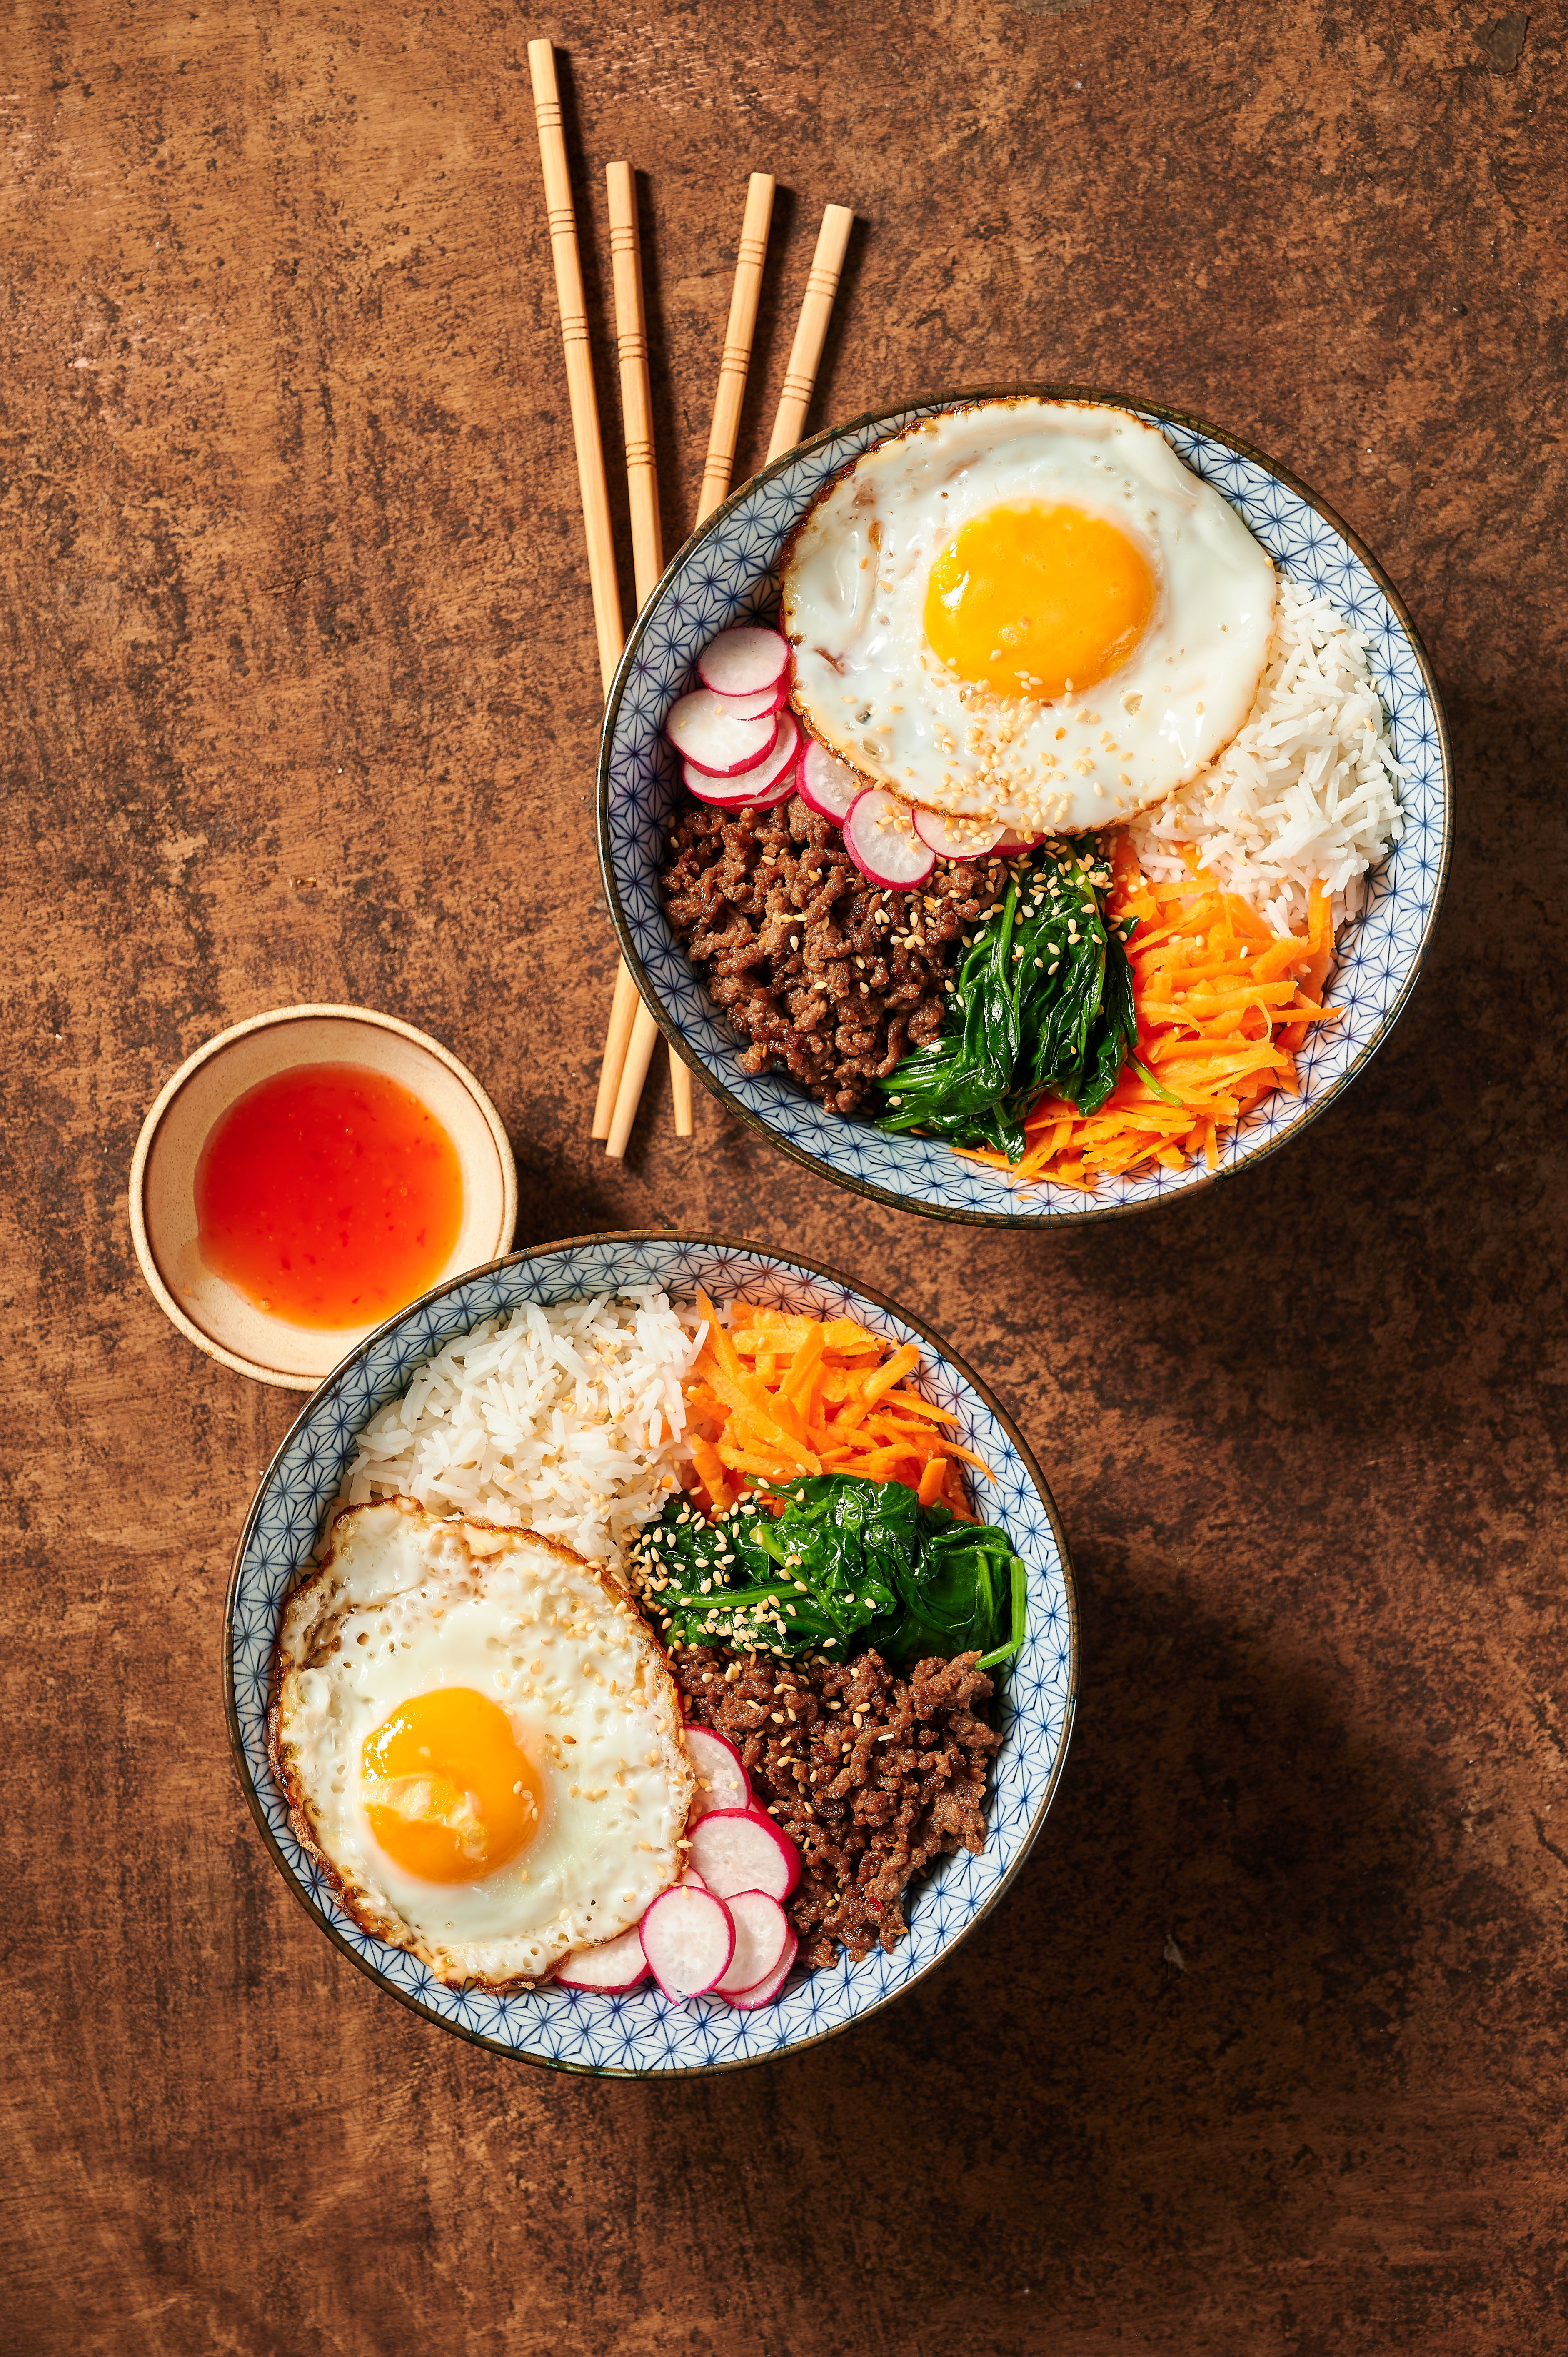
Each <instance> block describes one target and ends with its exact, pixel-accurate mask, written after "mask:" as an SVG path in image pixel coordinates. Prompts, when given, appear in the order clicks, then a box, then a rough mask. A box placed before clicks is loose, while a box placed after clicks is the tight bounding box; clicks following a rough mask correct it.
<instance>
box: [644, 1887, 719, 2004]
mask: <svg viewBox="0 0 1568 2357" xmlns="http://www.w3.org/2000/svg"><path fill="white" fill-rule="evenodd" d="M638 1929H639V1932H641V1934H642V1953H643V1954H644V1955H645V1956H646V1957H647V1958H648V1961H649V1963H650V1964H651V1966H652V1967H653V1977H654V1979H655V1980H656V1981H657V1982H658V1983H659V1986H660V1988H661V1989H662V1990H663V1992H664V1994H665V1996H672V1997H673V1998H674V1999H675V2001H676V2003H677V2004H678V2005H679V2004H682V2003H683V2002H684V2000H685V1999H686V1998H687V1997H689V1996H702V1994H703V1990H704V1989H711V1988H712V1987H713V1986H714V1984H715V1982H718V1981H722V1980H723V1978H724V1976H725V1973H727V1972H728V1970H729V1967H730V1959H731V1958H732V1956H733V1955H734V1954H735V1925H734V1924H733V1923H732V1922H731V1921H730V1919H729V1909H728V1908H727V1907H725V1906H724V1905H722V1904H721V1903H720V1901H719V1900H716V1899H715V1898H714V1897H713V1896H712V1894H711V1893H710V1892H708V1891H706V1890H698V1889H695V1887H694V1886H693V1884H691V1883H689V1882H687V1883H682V1882H678V1883H676V1884H675V1886H674V1887H673V1889H670V1890H664V1891H660V1895H659V1897H658V1898H657V1899H656V1900H654V1902H653V1904H652V1906H651V1907H650V1908H649V1910H648V1911H647V1913H646V1914H645V1915H644V1916H643V1919H642V1921H641V1922H640V1923H639V1926H638Z"/></svg>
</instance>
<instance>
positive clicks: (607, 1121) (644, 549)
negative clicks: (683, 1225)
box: [528, 41, 854, 1160]
mask: <svg viewBox="0 0 1568 2357" xmlns="http://www.w3.org/2000/svg"><path fill="white" fill-rule="evenodd" d="M528 69H529V73H530V75H531V76H532V82H533V112H534V119H535V122H536V123H537V124H538V127H539V155H540V161H541V163H542V167H543V171H544V200H545V205H546V208H547V211H548V217H549V222H550V245H551V253H552V255H553V260H554V264H555V292H556V296H557V299H558V301H559V303H560V307H561V338H562V342H563V344H564V348H565V354H566V386H567V392H568V394H569V396H570V400H571V408H572V433H573V437H574V440H575V444H576V450H577V482H578V490H579V493H580V496H581V499H582V503H583V525H584V531H585V534H586V538H587V543H588V580H589V585H590V587H591V588H592V591H593V599H594V627H595V630H596V636H597V640H598V650H599V672H600V676H601V678H602V681H603V683H604V687H605V692H606V694H608V692H609V685H610V682H611V680H612V679H613V678H614V676H615V669H616V665H617V663H618V662H619V660H620V655H621V650H622V648H623V646H624V644H625V631H624V630H623V628H622V623H621V608H620V591H619V587H618V583H617V579H616V566H615V543H614V537H613V535H612V533H611V530H610V517H609V492H608V488H607V481H606V476H605V454H604V444H603V441H602V439H601V437H600V434H599V413H598V404H597V402H596V399H595V397H594V371H593V362H592V360H591V358H590V355H589V350H588V320H587V307H586V304H585V300H584V296H583V272H582V264H581V261H580V259H579V256H578V252H577V225H576V218H575V212H574V210H573V204H572V183H571V178H570V175H569V173H568V171H567V167H566V143H565V140H564V136H563V133H562V126H561V95H560V91H559V89H558V87H557V84H556V80H555V53H554V50H553V48H552V46H551V44H550V43H549V42H548V41H530V43H529V45H528ZM606 177H607V183H608V191H609V216H610V263H611V277H612V282H613V285H614V291H615V312H616V351H617V357H618V361H619V369H620V396H621V417H622V424H623V428H624V433H625V439H626V471H627V494H628V504H629V507H630V511H631V554H632V569H633V574H634V576H635V582H636V589H637V602H638V606H639V608H641V607H642V606H643V605H644V604H645V603H646V601H647V599H648V597H650V594H651V592H652V590H653V587H654V584H655V583H656V582H657V581H658V579H659V576H660V573H661V572H662V571H663V569H664V556H663V547H662V544H661V540H660V528H659V479H658V468H657V464H656V458H655V452H654V445H653V414H652V399H651V394H650V386H649V378H648V336H647V329H646V326H645V323H644V314H643V303H642V257H641V253H640V252H639V243H638V233H637V188H636V182H635V179H634V178H633V175H632V169H631V167H630V165H629V164H624V163H621V164H611V165H609V166H608V167H607V174H606ZM772 216H773V180H772V178H771V176H770V175H769V174H768V173H766V172H754V173H753V174H752V175H751V178H750V181H749V183H748V185H747V188H746V214H745V218H744V220H743V221H742V223H741V232H740V250H739V253H737V255H736V269H735V285H734V287H733V290H732V292H731V295H730V307H729V320H728V324H727V326H726V328H725V342H724V352H723V355H722V357H721V359H720V361H719V382H718V389H717V391H716V393H714V415H713V425H712V427H711V429H710V431H709V435H708V452H707V457H706V460H705V462H704V464H703V484H702V490H701V493H700V495H699V497H698V501H697V517H696V521H697V523H699V524H701V523H703V522H705V521H706V520H707V518H708V517H709V516H710V515H712V513H713V511H714V509H715V508H716V507H717V506H718V505H719V504H720V502H721V501H722V500H724V498H725V494H726V493H727V491H728V490H729V485H730V475H731V473H732V471H733V468H734V466H735V446H736V435H737V433H738V431H739V426H740V412H741V404H742V401H743V399H744V397H745V393H746V374H747V371H748V370H749V368H750V365H751V343H752V337H753V334H754V333H755V330H756V327H757V303H758V300H759V298H760V296H761V292H762V264H763V257H764V254H765V253H766V252H767V248H768V226H769V223H770V222H771V220H772ZM853 222H854V215H853V213H851V212H850V210H848V208H847V207H846V206H843V205H830V206H829V207H828V209H827V210H826V212H825V213H824V214H823V216H822V230H821V232H820V234H819V236H818V239H817V250H816V253H815V255H814V256H813V258H812V262H811V273H810V274H809V276H808V277H807V280H806V293H805V299H804V301H803V302H802V304H801V306H800V320H799V323H798V324H797V327H796V329H795V340H794V342H793V344H792V345H791V346H790V350H789V365H788V367H787V368H786V370H785V372H784V385H783V391H782V393H781V394H780V396H779V408H778V411H777V414H775V417H774V420H773V432H772V435H771V436H770V437H769V440H768V460H767V463H768V465H771V464H772V462H773V460H774V459H775V458H779V457H782V456H783V455H784V453H785V451H786V450H791V449H793V448H794V447H795V445H796V443H797V442H798V441H799V440H800V434H801V430H802V428H803V427H804V425H805V422H806V412H807V409H808V407H809V405H810V403H811V393H812V392H813V390H814V388H815V385H816V381H817V367H818V363H819V362H820V361H821V359H822V344H823V340H824V339H825V337H826V335H827V328H828V320H829V317H830V316H831V314H832V306H833V297H834V296H835V295H836V294H837V292H838V282H839V273H840V271H841V270H842V268H843V257H844V251H845V248H846V246H847V245H848V242H849V232H850V229H851V227H852V225H853ZM694 528H695V527H693V529H694ZM658 1036H659V1027H658V1025H657V1024H656V1023H655V1021H654V1019H653V1017H652V1016H651V1015H650V1013H649V1010H648V1008H647V1007H646V1006H644V1005H643V1003H642V1000H641V998H640V997H639V994H638V988H637V985H636V984H635V982H633V980H632V978H631V974H630V971H629V969H628V966H627V964H626V962H625V960H624V959H623V960H622V961H621V963H620V965H619V967H618V971H617V974H616V986H615V997H614V1000H613V1002H612V1004H611V1007H610V1020H609V1028H608V1032H607V1036H606V1039H605V1055H604V1063H603V1065H602V1067H601V1069H600V1072H599V1088H598V1095H597V1098H596V1103H595V1105H594V1125H593V1132H592V1134H593V1135H594V1136H595V1137H602V1138H604V1139H605V1140H606V1141H607V1143H606V1149H605V1150H606V1152H607V1153H608V1154H610V1155H612V1156H614V1157H616V1159H617V1160H619V1159H620V1158H621V1157H622V1156H624V1154H625V1153H626V1149H627V1145H628V1140H629V1138H630V1136H631V1126H632V1123H633V1122H634V1121H635V1120H636V1118H637V1108H638V1104H639V1101H640V1099H641V1096H642V1089H643V1083H644V1082H645V1081H646V1080H647V1077H648V1067H649V1062H650V1059H651V1057H652V1054H653V1048H654V1042H655V1041H656V1039H658ZM670 1078H671V1090H672V1092H673V1096H674V1105H675V1131H676V1135H677V1136H680V1137H690V1136H691V1135H692V1075H691V1072H690V1071H689V1069H688V1067H687V1066H686V1064H685V1063H684V1062H683V1061H682V1058H681V1057H680V1056H678V1055H677V1054H676V1052H675V1049H674V1048H673V1047H671V1050H670Z"/></svg>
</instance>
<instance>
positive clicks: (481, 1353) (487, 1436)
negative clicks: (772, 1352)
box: [336, 1286, 707, 1568]
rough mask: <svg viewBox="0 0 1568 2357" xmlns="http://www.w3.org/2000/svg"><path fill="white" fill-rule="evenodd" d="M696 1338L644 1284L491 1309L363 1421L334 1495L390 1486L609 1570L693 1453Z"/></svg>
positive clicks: (371, 1493)
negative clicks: (690, 1401) (689, 1432)
mask: <svg viewBox="0 0 1568 2357" xmlns="http://www.w3.org/2000/svg"><path fill="white" fill-rule="evenodd" d="M706 1332H707V1328H706V1326H705V1325H704V1324H702V1323H698V1322H695V1321H693V1326H692V1330H690V1331H688V1329H687V1327H686V1325H683V1324H682V1320H681V1318H679V1317H678V1316H677V1314H676V1312H675V1311H674V1310H673V1309H672V1308H671V1306H670V1302H669V1300H668V1298H667V1297H666V1296H665V1295H664V1294H663V1293H662V1292H660V1290H659V1289H658V1287H657V1286H643V1287H641V1288H640V1289H638V1288H633V1289H632V1290H630V1291H628V1293H627V1294H626V1295H624V1296H623V1297H621V1298H620V1299H618V1300H612V1299H611V1298H610V1297H607V1295H604V1294H600V1295H598V1296H596V1297H595V1298H594V1299H593V1300H591V1301H562V1302H556V1303H553V1305H552V1306H551V1307H550V1308H548V1309H542V1308H538V1307H537V1306H536V1305H535V1304H532V1303H529V1304H526V1305H525V1306H524V1307H522V1308H518V1309H514V1310H512V1311H511V1313H510V1316H507V1317H499V1318H486V1319H485V1320H484V1322H483V1323H482V1324H481V1325H478V1326H476V1327H475V1328H474V1329H473V1331H472V1333H469V1334H463V1335H460V1336H459V1337H458V1338H457V1340H456V1341H452V1342H448V1343H447V1345H446V1349H445V1350H444V1351H440V1352H439V1353H438V1355H437V1356H436V1357H435V1358H434V1359H432V1360H431V1361H430V1363H429V1364H428V1366H424V1367H422V1368H421V1369H420V1371H419V1372H418V1374H417V1375H415V1377H414V1379H413V1383H410V1385H409V1387H408V1389H407V1391H406V1392H405V1393H404V1394H403V1397H402V1398H401V1399H398V1400H393V1401H392V1403H391V1404H390V1405H388V1406H386V1407H384V1408H382V1409H381V1413H380V1415H377V1416H375V1417H374V1418H373V1419H372V1421H371V1423H370V1424H369V1425H367V1426H366V1427H365V1430H364V1431H363V1433H362V1434H361V1435H360V1446H359V1453H358V1454H357V1456H356V1457H355V1458H354V1461H353V1463H352V1464H351V1465H350V1466H349V1470H348V1472H347V1474H346V1475H345V1477H344V1480H343V1486H342V1489H341V1491H339V1493H338V1499H337V1501H336V1505H337V1507H342V1506H360V1505H364V1504H366V1503H367V1502H368V1501H370V1500H371V1499H372V1498H386V1497H391V1496H392V1495H394V1494H396V1493H401V1495H403V1497H405V1498H417V1499H418V1501H419V1502H420V1504H421V1505H422V1506H424V1507H425V1508H427V1509H428V1511H429V1512H431V1513H433V1514H477V1515H478V1516H480V1517H482V1518H483V1519H484V1520H485V1521H487V1522H492V1523H510V1524H513V1525H516V1526H518V1527H521V1528H523V1529H528V1530H535V1531H540V1532H542V1533H543V1534H545V1535H546V1536H547V1537H550V1538H558V1539H564V1541H565V1542H566V1544H567V1545H568V1546H572V1547H575V1548H576V1550H577V1553H578V1554H579V1555H586V1556H587V1557H588V1558H589V1560H590V1561H591V1562H595V1563H607V1564H609V1565H610V1566H612V1568H613V1567H616V1566H618V1563H619V1558H620V1551H621V1549H622V1548H623V1547H625V1546H626V1545H627V1544H628V1543H629V1542H630V1540H631V1539H632V1538H634V1537H635V1535H636V1534H637V1532H638V1531H639V1529H640V1528H641V1526H642V1524H643V1523H646V1522H648V1521H650V1519H651V1517H652V1516H654V1515H655V1514H658V1513H660V1512H662V1510H663V1505H664V1501H665V1498H666V1497H667V1496H668V1495H669V1493H670V1491H671V1490H672V1489H673V1488H674V1487H675V1486H676V1481H677V1471H676V1469H677V1467H678V1466H679V1465H680V1464H681V1462H682V1459H683V1458H687V1457H689V1456H690V1454H691V1451H690V1448H688V1446H687V1445H686V1442H685V1440H684V1438H683V1437H682V1436H683V1434H684V1431H685V1421H686V1413H685V1404H684V1402H683V1401H682V1396H681V1383H682V1377H683V1376H684V1375H685V1374H686V1373H687V1372H689V1370H690V1368H691V1366H692V1363H693V1360H694V1359H695V1358H696V1356H697V1353H698V1351H700V1350H701V1349H702V1345H703V1336H704V1335H705V1334H706Z"/></svg>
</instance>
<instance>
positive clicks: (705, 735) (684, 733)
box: [664, 687, 779, 778]
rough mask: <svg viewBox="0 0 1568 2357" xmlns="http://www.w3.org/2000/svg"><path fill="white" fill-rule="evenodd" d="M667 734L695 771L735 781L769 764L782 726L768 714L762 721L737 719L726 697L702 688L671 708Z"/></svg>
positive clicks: (685, 696)
mask: <svg viewBox="0 0 1568 2357" xmlns="http://www.w3.org/2000/svg"><path fill="white" fill-rule="evenodd" d="M664 734H665V735H666V737H669V739H670V742H671V745H673V746H674V748H675V750H676V751H677V753H679V754H680V756H681V758H682V760H683V761H690V763H691V764H692V767H693V770H704V771H705V772H706V774H707V775H708V776H709V777H710V778H734V777H738V776H739V774H740V772H741V770H754V769H755V768H756V767H757V763H758V762H759V761H766V759H768V755H769V753H771V752H772V750H773V748H774V745H775V743H776V742H777V740H778V736H779V723H778V721H777V720H776V719H773V718H772V717H770V716H768V714H766V713H765V714H764V715H763V716H762V718H761V719H760V720H737V719H736V716H735V714H734V713H733V712H732V711H731V709H730V706H729V705H728V703H727V702H726V700H725V697H724V696H722V695H714V694H712V693H711V692H710V691H709V690H708V689H707V688H705V687H699V688H696V689H694V690H693V693H692V694H690V695H683V696H682V697H681V698H680V700H679V702H678V703H675V704H672V705H671V707H670V716H669V718H668V719H667V720H666V721H665V723H664Z"/></svg>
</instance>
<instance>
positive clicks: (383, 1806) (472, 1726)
mask: <svg viewBox="0 0 1568 2357" xmlns="http://www.w3.org/2000/svg"><path fill="white" fill-rule="evenodd" d="M360 1766H361V1769H362V1770H363V1773H364V1797H365V1814H366V1816H367V1817H368V1819H369V1820H370V1826H371V1833H372V1834H373V1835H375V1838H376V1840H377V1841H378V1842H379V1843H380V1845H381V1848H382V1849H384V1850H385V1852H386V1854H387V1856H388V1857H390V1858H392V1859H394V1860H395V1861H396V1863H397V1864H398V1865H399V1866H401V1867H403V1869H404V1870H405V1871H406V1872H407V1873H409V1874H416V1875H418V1876H419V1877H420V1878H421V1879H422V1880H423V1881H425V1882H478V1881H479V1880H480V1879H481V1878H482V1877H484V1876H485V1875H487V1874H494V1873H495V1871H496V1869H497V1867H502V1866H505V1865H506V1864H507V1863H508V1861H509V1859H511V1858H514V1857H517V1855H518V1853H519V1851H520V1850H522V1849H525V1848H526V1847H527V1846H528V1844H529V1843H530V1842H531V1841H532V1839H533V1836H534V1835H535V1834H536V1833H537V1832H538V1830H539V1825H540V1821H541V1818H542V1814H543V1799H544V1794H543V1787H542V1783H541V1781H540V1778H539V1774H538V1771H537V1770H536V1769H535V1768H534V1766H533V1763H532V1760H530V1759H529V1757H528V1754H527V1752H526V1751H524V1750H523V1749H522V1746H521V1744H520V1743H519V1741H518V1739H517V1738H516V1736H515V1735H514V1734H513V1732H512V1727H511V1721H510V1719H509V1718H508V1717H507V1715H506V1713H505V1711H504V1710H502V1709H501V1708H500V1706H499V1704H497V1703H493V1702H491V1701H490V1699H489V1695H482V1694H476V1693H475V1692H474V1690H473V1688H472V1687H471V1686H442V1687H440V1688H439V1689H438V1690H437V1691H436V1692H435V1694H423V1695H414V1696H413V1700H412V1701H411V1702H405V1703H400V1704H399V1706H398V1707H397V1709H396V1710H394V1711H393V1713H392V1717H390V1718H386V1719H383V1720H382V1721H381V1725H380V1727H377V1728H376V1729H375V1730H374V1732H373V1733H372V1734H370V1735H367V1736H366V1738H365V1740H364V1745H363V1747H362V1749H361V1751H360Z"/></svg>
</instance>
